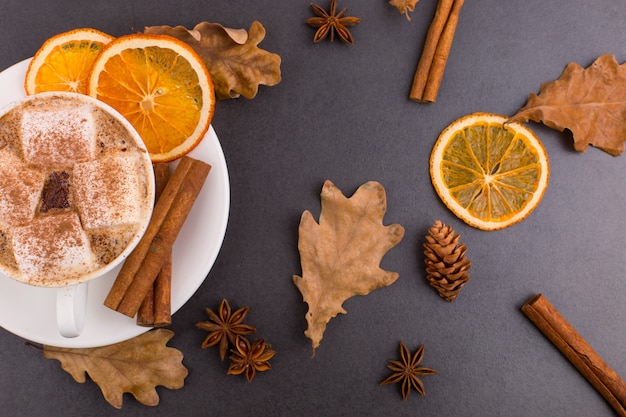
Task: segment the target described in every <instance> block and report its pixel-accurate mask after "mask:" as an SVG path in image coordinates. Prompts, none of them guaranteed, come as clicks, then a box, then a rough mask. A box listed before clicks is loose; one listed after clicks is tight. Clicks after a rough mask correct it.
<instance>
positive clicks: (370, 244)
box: [293, 181, 404, 353]
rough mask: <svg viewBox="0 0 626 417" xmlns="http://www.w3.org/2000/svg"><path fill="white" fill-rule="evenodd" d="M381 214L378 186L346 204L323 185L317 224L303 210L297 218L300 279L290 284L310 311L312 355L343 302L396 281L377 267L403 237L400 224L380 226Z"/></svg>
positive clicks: (363, 187) (363, 189)
mask: <svg viewBox="0 0 626 417" xmlns="http://www.w3.org/2000/svg"><path fill="white" fill-rule="evenodd" d="M386 211H387V199H386V195H385V189H384V188H383V186H382V185H381V184H379V183H377V182H374V181H370V182H367V183H365V184H363V185H361V186H360V187H359V188H358V189H357V191H356V192H355V193H354V195H353V196H352V197H350V198H346V197H345V196H344V195H343V194H342V192H341V190H339V189H338V188H337V187H335V185H334V184H333V183H332V182H330V181H326V182H325V183H324V186H323V188H322V192H321V212H320V218H319V223H317V222H316V221H315V219H314V218H313V215H312V214H311V213H310V212H309V211H308V210H307V211H305V212H304V213H302V218H301V220H300V227H299V239H298V250H299V251H300V262H301V264H302V276H301V277H300V276H298V275H294V276H293V281H294V283H295V284H296V286H297V287H298V289H299V290H300V292H301V293H302V297H303V299H304V301H305V302H306V303H307V304H308V305H309V311H308V312H307V314H306V320H307V323H308V328H307V330H306V331H305V332H304V334H305V335H306V336H307V337H308V338H309V339H311V341H312V345H313V353H315V349H316V348H317V347H318V346H319V344H320V341H321V340H322V337H323V334H324V331H325V330H326V324H327V323H328V322H329V321H330V319H332V318H333V317H335V316H336V315H337V314H338V313H342V314H346V313H347V312H346V311H345V310H344V308H343V307H342V304H343V303H344V301H346V300H347V299H348V298H350V297H352V296H354V295H366V294H369V293H370V292H371V291H373V290H375V289H377V288H381V287H386V286H389V285H391V284H393V283H394V282H395V281H396V279H398V276H399V274H398V273H397V272H389V271H385V270H383V269H381V268H380V266H379V265H380V262H381V260H382V257H383V256H384V255H385V254H386V253H387V252H388V251H389V250H390V249H391V248H393V247H394V246H396V245H397V244H398V243H400V241H401V240H402V237H403V236H404V228H403V227H402V226H400V225H399V224H392V225H390V226H384V225H383V222H382V219H383V216H384V215H385V212H386Z"/></svg>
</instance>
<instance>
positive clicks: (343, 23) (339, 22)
mask: <svg viewBox="0 0 626 417" xmlns="http://www.w3.org/2000/svg"><path fill="white" fill-rule="evenodd" d="M311 7H312V8H313V12H314V13H315V15H316V17H311V18H309V19H307V21H306V23H307V24H308V25H309V26H311V27H314V28H318V29H317V32H315V36H314V37H313V42H315V43H317V42H319V41H321V40H323V39H325V38H326V36H327V35H328V34H329V33H330V41H331V42H332V41H333V39H334V37H335V32H337V36H339V38H340V39H341V40H342V41H344V42H346V43H349V44H350V45H354V39H353V38H352V34H351V33H350V31H349V30H348V27H349V26H355V25H358V24H359V23H360V22H361V19H359V18H358V17H352V16H344V15H345V14H346V12H347V11H348V9H343V10H342V11H340V12H339V13H336V12H337V1H336V0H330V12H328V13H327V12H326V10H324V9H322V8H321V7H320V6H318V5H317V4H315V3H311Z"/></svg>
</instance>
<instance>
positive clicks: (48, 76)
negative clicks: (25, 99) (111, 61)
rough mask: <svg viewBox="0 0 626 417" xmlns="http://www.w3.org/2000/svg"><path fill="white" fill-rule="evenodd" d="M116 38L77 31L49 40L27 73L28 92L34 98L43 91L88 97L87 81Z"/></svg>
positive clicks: (93, 32) (31, 63)
mask: <svg viewBox="0 0 626 417" xmlns="http://www.w3.org/2000/svg"><path fill="white" fill-rule="evenodd" d="M113 39H114V38H113V36H111V35H107V34H106V33H103V32H100V31H98V30H95V29H89V28H86V29H74V30H71V31H69V32H64V33H60V34H58V35H55V36H53V37H51V38H50V39H48V40H46V41H45V42H44V43H43V45H41V48H39V50H38V51H37V52H36V53H35V56H34V57H33V59H32V60H31V61H30V64H29V65H28V69H27V70H26V79H25V81H24V88H25V89H26V94H28V95H31V94H35V93H40V92H42V91H71V92H75V93H82V94H87V77H88V76H89V71H90V70H91V65H92V63H93V61H94V60H95V59H96V57H97V56H98V54H99V53H100V51H102V47H103V46H104V45H106V44H107V43H109V42H111V41H112V40H113Z"/></svg>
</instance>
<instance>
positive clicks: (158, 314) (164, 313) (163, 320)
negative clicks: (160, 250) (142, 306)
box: [153, 251, 172, 327]
mask: <svg viewBox="0 0 626 417" xmlns="http://www.w3.org/2000/svg"><path fill="white" fill-rule="evenodd" d="M153 294H154V303H153V304H154V306H153V309H154V323H153V326H154V327H165V326H169V325H170V324H172V252H171V251H170V253H169V256H168V257H167V259H165V263H164V264H163V266H162V267H161V271H159V275H157V277H156V280H155V281H154V286H153Z"/></svg>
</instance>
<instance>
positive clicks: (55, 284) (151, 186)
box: [0, 91, 155, 288]
mask: <svg viewBox="0 0 626 417" xmlns="http://www.w3.org/2000/svg"><path fill="white" fill-rule="evenodd" d="M53 97H58V98H61V99H71V100H76V99H78V100H82V101H83V102H84V103H86V104H91V105H93V106H94V107H97V108H99V109H100V110H103V111H104V112H106V113H108V114H109V115H110V116H111V117H113V118H114V119H115V120H116V121H117V122H119V123H120V124H121V125H122V126H123V127H124V128H125V129H126V130H127V131H128V133H129V134H130V135H131V136H132V138H133V140H134V141H135V143H136V145H137V147H138V148H140V151H143V152H139V153H140V157H141V158H142V160H143V162H144V163H145V166H146V168H147V169H146V175H147V178H146V180H147V199H146V201H148V202H149V204H147V207H146V216H145V219H143V220H144V221H143V222H142V223H141V224H140V226H139V228H138V230H137V231H136V232H135V235H134V236H133V238H132V239H131V240H130V241H129V243H128V245H126V247H125V248H124V250H123V251H122V252H121V253H120V254H119V255H118V256H117V257H115V259H113V260H112V261H111V262H109V263H107V264H105V265H102V266H101V267H100V268H96V269H94V270H92V271H89V272H87V273H85V274H82V275H79V276H76V277H66V278H63V279H59V280H44V281H43V282H40V281H37V282H30V281H31V280H28V279H26V278H25V277H21V276H16V275H15V274H14V273H13V271H11V270H10V269H9V268H6V267H5V266H4V265H2V264H0V273H2V274H4V275H6V276H7V277H9V278H11V279H13V280H15V281H17V282H21V283H24V284H27V285H31V286H34V287H41V288H61V287H67V286H71V285H76V284H81V283H84V282H87V281H91V280H93V279H96V278H99V277H101V276H103V275H105V274H107V273H108V272H110V271H111V270H113V269H114V268H116V267H117V266H119V265H120V264H122V263H123V262H124V261H125V260H126V258H127V257H128V255H130V253H131V252H132V251H133V250H134V249H135V247H136V246H137V244H138V243H139V241H140V240H141V238H142V237H143V235H144V234H145V232H146V229H147V228H148V224H149V223H150V219H151V217H152V212H153V209H154V199H155V195H154V193H155V183H154V171H153V169H152V161H151V160H150V154H149V153H148V150H147V148H146V145H145V144H144V142H143V140H142V139H141V136H140V135H139V133H138V132H137V130H136V129H135V127H134V126H133V125H132V124H131V123H130V122H129V121H128V119H126V118H125V117H124V116H123V115H122V114H121V113H120V112H118V111H117V110H115V109H114V108H113V107H111V106H110V105H109V104H107V103H105V102H103V101H101V100H98V99H96V98H95V97H92V96H88V95H86V94H81V93H74V92H68V91H46V92H40V93H35V94H31V95H27V96H25V97H21V98H19V99H17V100H14V101H12V102H10V103H8V104H7V105H5V106H4V107H2V108H1V109H0V118H2V117H3V116H5V115H6V114H7V113H9V112H10V111H12V110H13V109H15V108H17V107H19V106H22V105H23V104H24V103H27V102H29V101H33V100H41V99H47V98H53Z"/></svg>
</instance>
